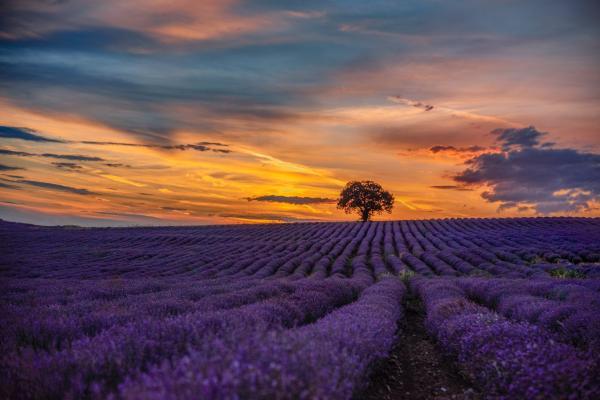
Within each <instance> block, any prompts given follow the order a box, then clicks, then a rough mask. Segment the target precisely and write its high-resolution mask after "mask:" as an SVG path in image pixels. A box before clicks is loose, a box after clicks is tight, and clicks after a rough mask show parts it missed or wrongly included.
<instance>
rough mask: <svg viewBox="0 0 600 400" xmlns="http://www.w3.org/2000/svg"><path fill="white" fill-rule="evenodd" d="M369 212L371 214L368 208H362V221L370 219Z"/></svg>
mask: <svg viewBox="0 0 600 400" xmlns="http://www.w3.org/2000/svg"><path fill="white" fill-rule="evenodd" d="M369 214H370V213H369V210H367V209H364V210H361V216H360V219H361V221H363V222H367V221H368V220H369Z"/></svg>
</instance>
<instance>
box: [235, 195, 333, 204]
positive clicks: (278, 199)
mask: <svg viewBox="0 0 600 400" xmlns="http://www.w3.org/2000/svg"><path fill="white" fill-rule="evenodd" d="M246 200H248V201H267V202H273V203H288V204H318V203H333V202H335V200H333V199H327V198H322V197H298V196H275V195H267V196H259V197H248V198H247V199H246Z"/></svg>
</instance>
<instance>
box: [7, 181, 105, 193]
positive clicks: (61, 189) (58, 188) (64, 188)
mask: <svg viewBox="0 0 600 400" xmlns="http://www.w3.org/2000/svg"><path fill="white" fill-rule="evenodd" d="M17 182H18V183H24V184H26V185H31V186H37V187H41V188H44V189H50V190H56V191H59V192H67V193H73V194H81V195H90V194H95V193H94V192H91V191H89V190H87V189H79V188H74V187H71V186H65V185H59V184H56V183H49V182H40V181H30V180H26V179H22V180H19V181H17Z"/></svg>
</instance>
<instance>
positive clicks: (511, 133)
mask: <svg viewBox="0 0 600 400" xmlns="http://www.w3.org/2000/svg"><path fill="white" fill-rule="evenodd" d="M491 133H492V134H493V135H496V136H497V137H496V141H497V142H499V143H501V144H502V150H510V149H511V148H515V147H520V148H526V147H535V146H537V145H539V144H540V140H539V139H540V138H541V137H543V136H546V135H547V134H548V133H546V132H540V131H538V130H537V129H535V127H533V126H528V127H526V128H507V129H494V130H493V131H492V132H491ZM552 145H553V143H544V144H543V145H542V146H543V147H552Z"/></svg>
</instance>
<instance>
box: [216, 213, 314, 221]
mask: <svg viewBox="0 0 600 400" xmlns="http://www.w3.org/2000/svg"><path fill="white" fill-rule="evenodd" d="M219 216H220V217H223V218H233V219H240V220H249V221H275V222H310V221H315V220H314V219H303V218H295V217H290V216H287V215H277V214H243V213H224V214H220V215H219Z"/></svg>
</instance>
